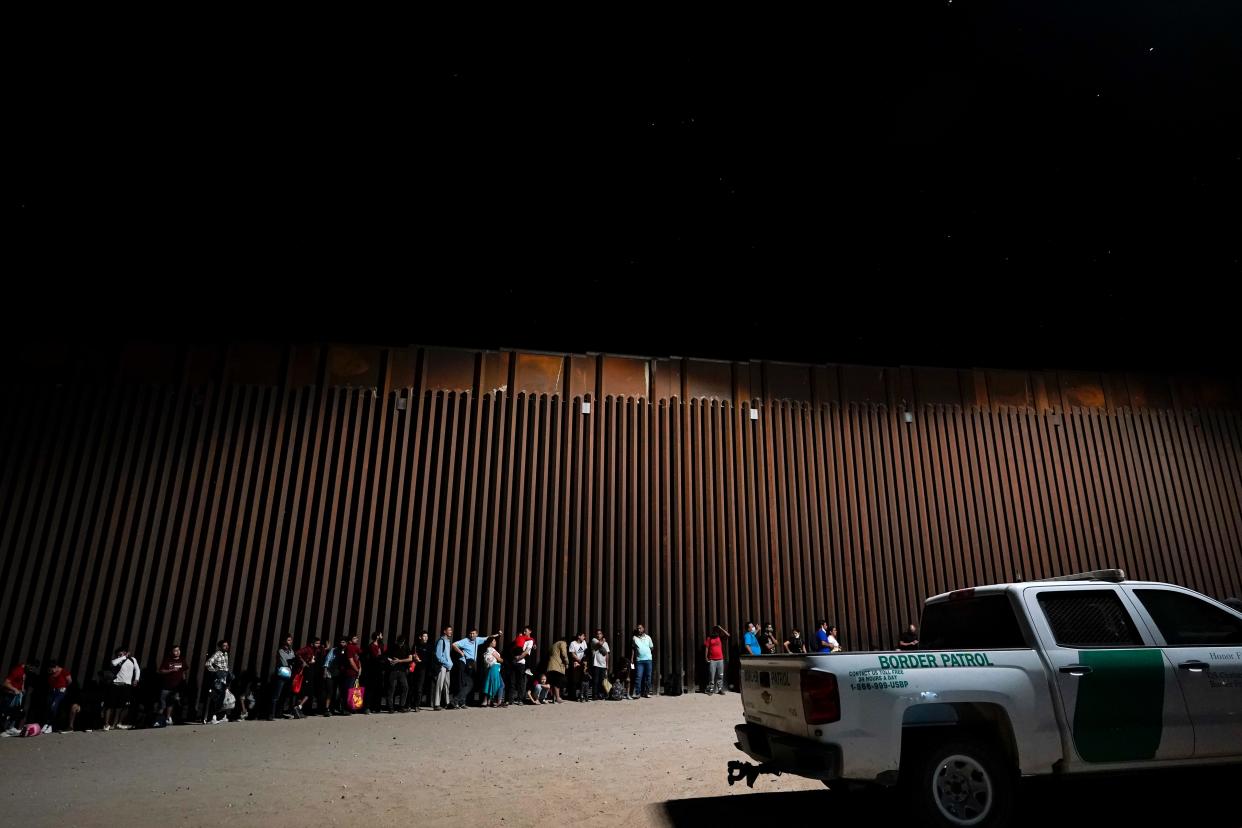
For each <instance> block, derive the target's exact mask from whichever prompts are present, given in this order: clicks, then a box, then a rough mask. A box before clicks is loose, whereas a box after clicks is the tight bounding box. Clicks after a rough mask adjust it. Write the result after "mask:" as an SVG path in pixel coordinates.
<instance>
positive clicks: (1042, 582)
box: [923, 569, 1168, 604]
mask: <svg viewBox="0 0 1242 828" xmlns="http://www.w3.org/2000/svg"><path fill="white" fill-rule="evenodd" d="M1090 581H1095V582H1098V583H1106V584H1120V583H1123V582H1124V583H1126V584H1130V585H1132V586H1168V584H1165V583H1162V582H1160V581H1129V580H1126V573H1125V571H1124V570H1121V569H1094V570H1091V571H1090V572H1076V573H1074V574H1072V575H1058V576H1056V577H1055V578H1041V579H1039V580H1035V581H1013V582H1011V583H1007V584H987V585H984V586H977V587H969V588H967V589H955V590H953V591H951V592H942V593H940V594H939V595H933V596H932V597H930V598H928V599H927V600H926V601H924V602H923V603H925V604H938V603H940V602H941V601H948V600H949V599H950V598H964V597H967V596H968V595H995V594H997V593H1001V592H1008V591H1009V590H1018V589H1023V588H1025V587H1029V586H1041V587H1056V586H1075V585H1081V584H1083V583H1084V582H1090Z"/></svg>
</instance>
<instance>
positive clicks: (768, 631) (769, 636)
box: [759, 624, 779, 655]
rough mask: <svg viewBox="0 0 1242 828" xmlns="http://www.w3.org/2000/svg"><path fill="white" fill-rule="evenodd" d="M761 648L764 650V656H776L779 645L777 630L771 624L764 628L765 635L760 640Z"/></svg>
mask: <svg viewBox="0 0 1242 828" xmlns="http://www.w3.org/2000/svg"><path fill="white" fill-rule="evenodd" d="M759 646H760V648H761V649H762V650H763V654H764V655H776V654H777V652H779V650H777V646H778V643H777V641H776V630H775V629H774V628H773V627H772V625H771V624H768V625H767V626H766V627H764V628H763V635H762V636H761V637H760V639H759Z"/></svg>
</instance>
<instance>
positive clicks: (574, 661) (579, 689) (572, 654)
mask: <svg viewBox="0 0 1242 828" xmlns="http://www.w3.org/2000/svg"><path fill="white" fill-rule="evenodd" d="M588 649H589V648H588V646H587V634H586V633H584V632H580V633H578V634H577V635H576V636H574V640H573V641H571V642H569V658H570V664H569V669H570V681H571V682H572V686H573V688H574V698H576V699H577V700H578V701H580V702H584V701H586V700H587V696H588V694H589V691H588V689H587V688H588V687H590V684H591V669H590V665H589V664H587V650H588Z"/></svg>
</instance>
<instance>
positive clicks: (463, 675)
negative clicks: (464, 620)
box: [452, 627, 503, 707]
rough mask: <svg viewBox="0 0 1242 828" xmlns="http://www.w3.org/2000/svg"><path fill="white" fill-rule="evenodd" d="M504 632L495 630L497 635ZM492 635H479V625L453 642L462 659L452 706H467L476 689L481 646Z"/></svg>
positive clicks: (454, 648) (458, 655) (454, 650)
mask: <svg viewBox="0 0 1242 828" xmlns="http://www.w3.org/2000/svg"><path fill="white" fill-rule="evenodd" d="M502 634H503V630H497V631H496V632H495V635H496V637H497V638H498V639H499V637H500V636H501V635H502ZM490 637H491V636H487V635H483V636H480V635H479V629H478V627H471V628H470V635H468V636H466V637H465V638H463V639H462V640H461V641H454V642H453V652H455V653H457V657H458V658H459V659H461V660H460V661H458V662H457V664H458V671H459V673H458V676H457V696H456V697H455V698H454V699H453V704H452V707H465V706H466V702H467V701H468V700H469V699H470V693H471V691H472V690H474V674H475V669H476V668H477V667H478V660H477V657H478V652H479V648H480V647H483V646H485V645H486V644H487V639H488V638H490Z"/></svg>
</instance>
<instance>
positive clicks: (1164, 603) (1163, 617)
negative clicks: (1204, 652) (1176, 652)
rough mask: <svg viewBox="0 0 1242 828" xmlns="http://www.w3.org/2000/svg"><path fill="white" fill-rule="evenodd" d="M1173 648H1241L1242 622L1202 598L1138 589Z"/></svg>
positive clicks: (1138, 594)
mask: <svg viewBox="0 0 1242 828" xmlns="http://www.w3.org/2000/svg"><path fill="white" fill-rule="evenodd" d="M1134 594H1135V595H1137V596H1138V599H1139V601H1141V602H1142V603H1143V606H1144V607H1146V608H1147V612H1148V614H1150V615H1151V620H1153V621H1155V622H1156V626H1157V627H1158V628H1159V629H1160V634H1161V635H1163V636H1164V640H1165V642H1166V643H1167V644H1168V645H1169V646H1170V647H1222V646H1230V645H1239V644H1242V621H1239V620H1238V619H1237V618H1235V617H1233V616H1232V615H1230V614H1229V613H1227V612H1225V611H1224V610H1222V609H1220V608H1219V607H1214V606H1212V605H1211V604H1209V603H1208V602H1207V601H1204V600H1203V599H1202V598H1196V597H1195V596H1193V595H1187V594H1186V593H1184V592H1174V591H1173V590H1171V589H1136V590H1134Z"/></svg>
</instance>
